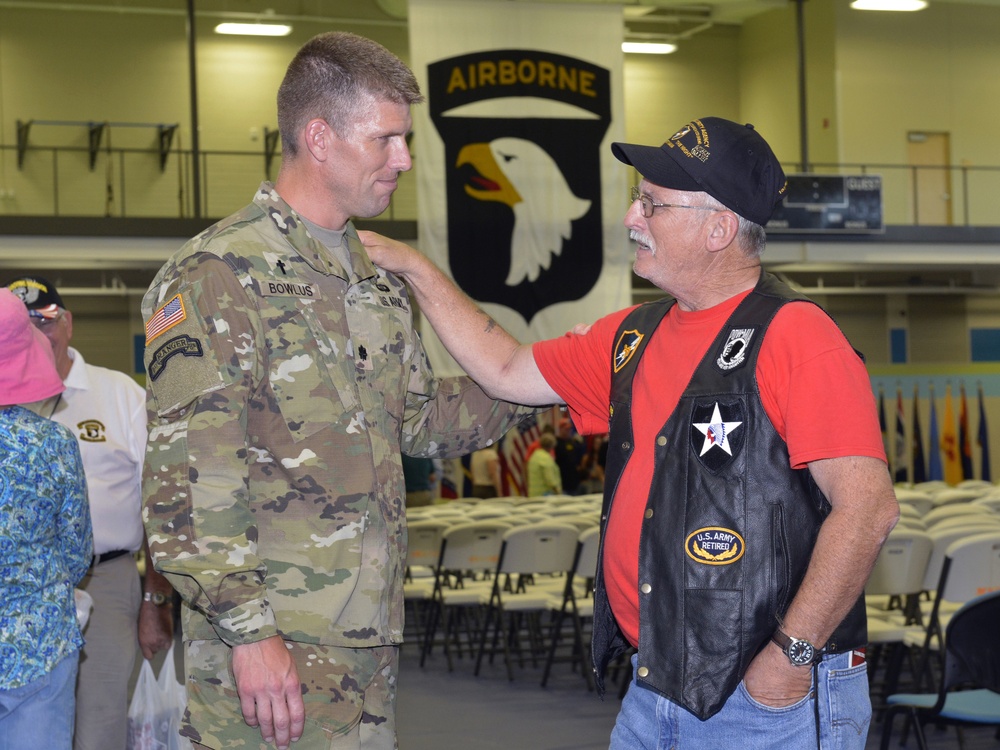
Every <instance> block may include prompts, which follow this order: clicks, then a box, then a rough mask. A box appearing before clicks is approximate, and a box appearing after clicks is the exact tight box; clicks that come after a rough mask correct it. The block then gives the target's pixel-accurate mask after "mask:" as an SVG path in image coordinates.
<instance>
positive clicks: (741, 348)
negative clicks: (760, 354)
mask: <svg viewBox="0 0 1000 750" xmlns="http://www.w3.org/2000/svg"><path fill="white" fill-rule="evenodd" d="M756 330H757V329H756V328H734V329H733V330H731V331H730V332H729V338H728V339H726V343H725V345H724V346H723V347H722V353H721V354H720V355H719V357H718V359H716V360H715V364H716V365H718V367H719V369H720V370H725V371H729V370H735V369H736V368H737V367H739V366H740V365H742V364H743V363H744V362H745V361H746V357H747V349H748V348H749V347H750V339H752V338H753V334H754V332H755V331H756Z"/></svg>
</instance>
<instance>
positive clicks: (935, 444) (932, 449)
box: [927, 385, 944, 482]
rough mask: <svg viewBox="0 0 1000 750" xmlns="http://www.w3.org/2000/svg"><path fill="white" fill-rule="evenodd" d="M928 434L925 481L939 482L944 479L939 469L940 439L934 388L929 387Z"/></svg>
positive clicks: (941, 470) (942, 472)
mask: <svg viewBox="0 0 1000 750" xmlns="http://www.w3.org/2000/svg"><path fill="white" fill-rule="evenodd" d="M930 402H931V416H930V427H929V429H930V434H929V435H928V436H927V443H928V445H927V479H928V480H929V481H932V482H939V481H941V480H942V479H944V470H943V469H942V468H941V438H940V437H939V436H938V423H937V407H935V406H934V386H933V385H931V397H930Z"/></svg>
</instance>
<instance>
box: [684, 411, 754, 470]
mask: <svg viewBox="0 0 1000 750" xmlns="http://www.w3.org/2000/svg"><path fill="white" fill-rule="evenodd" d="M745 422H746V414H745V411H744V408H743V402H742V401H740V400H739V399H735V400H733V401H728V402H726V401H718V400H714V401H707V402H704V403H696V404H695V406H694V408H693V410H692V419H691V450H692V451H694V454H695V455H696V456H697V457H698V460H699V461H701V463H702V464H704V465H705V466H706V467H707V468H708V469H710V470H711V471H712V472H718V471H721V470H722V469H723V468H725V467H726V466H727V465H728V464H729V463H730V462H731V461H732V460H733V459H734V458H735V457H736V456H738V455H739V453H740V450H741V449H742V448H743V443H744V434H745V433H746V425H745Z"/></svg>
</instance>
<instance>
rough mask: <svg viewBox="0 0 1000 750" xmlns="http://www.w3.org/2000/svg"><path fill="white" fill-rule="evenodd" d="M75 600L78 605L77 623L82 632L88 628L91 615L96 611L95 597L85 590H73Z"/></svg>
mask: <svg viewBox="0 0 1000 750" xmlns="http://www.w3.org/2000/svg"><path fill="white" fill-rule="evenodd" d="M73 600H74V602H75V603H76V621H77V622H78V623H79V624H80V630H81V631H82V630H83V629H84V628H86V627H87V622H88V621H89V620H90V613H91V612H93V611H94V597H92V596H91V595H90V594H88V593H87V592H86V591H84V590H83V589H73Z"/></svg>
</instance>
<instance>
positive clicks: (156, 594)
mask: <svg viewBox="0 0 1000 750" xmlns="http://www.w3.org/2000/svg"><path fill="white" fill-rule="evenodd" d="M142 600H143V601H144V602H152V603H153V604H154V605H155V606H157V607H162V606H163V605H164V604H166V603H167V602H169V601H170V597H168V596H167V595H166V594H164V593H162V592H160V591H147V592H146V593H145V594H143V595H142Z"/></svg>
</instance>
